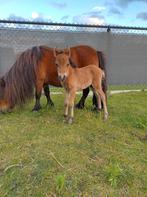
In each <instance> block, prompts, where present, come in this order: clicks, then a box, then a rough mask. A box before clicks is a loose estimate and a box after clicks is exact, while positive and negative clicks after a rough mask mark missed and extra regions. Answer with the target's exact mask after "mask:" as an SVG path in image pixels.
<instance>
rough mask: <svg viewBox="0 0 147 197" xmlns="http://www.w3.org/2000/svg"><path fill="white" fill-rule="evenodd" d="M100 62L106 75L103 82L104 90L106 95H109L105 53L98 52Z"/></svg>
mask: <svg viewBox="0 0 147 197" xmlns="http://www.w3.org/2000/svg"><path fill="white" fill-rule="evenodd" d="M97 56H98V61H99V67H100V68H101V69H102V71H103V73H104V75H103V80H102V89H103V91H104V93H105V95H106V93H107V73H106V67H105V57H104V54H103V52H101V51H97Z"/></svg>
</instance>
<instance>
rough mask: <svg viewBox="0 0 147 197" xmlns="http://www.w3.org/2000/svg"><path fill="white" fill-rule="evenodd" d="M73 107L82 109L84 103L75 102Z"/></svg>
mask: <svg viewBox="0 0 147 197" xmlns="http://www.w3.org/2000/svg"><path fill="white" fill-rule="evenodd" d="M75 107H76V108H77V109H83V108H84V104H82V103H77V104H76V105H75Z"/></svg>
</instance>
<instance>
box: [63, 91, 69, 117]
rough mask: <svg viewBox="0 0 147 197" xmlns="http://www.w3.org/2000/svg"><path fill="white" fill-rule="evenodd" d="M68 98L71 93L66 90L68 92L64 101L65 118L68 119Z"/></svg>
mask: <svg viewBox="0 0 147 197" xmlns="http://www.w3.org/2000/svg"><path fill="white" fill-rule="evenodd" d="M68 99H69V93H68V92H66V93H65V101H64V118H65V120H66V119H67V117H68V105H69V103H68V102H69V101H68Z"/></svg>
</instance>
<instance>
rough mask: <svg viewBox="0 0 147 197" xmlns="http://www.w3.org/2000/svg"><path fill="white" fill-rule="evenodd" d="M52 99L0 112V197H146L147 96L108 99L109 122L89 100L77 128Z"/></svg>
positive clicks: (56, 98) (77, 115)
mask: <svg viewBox="0 0 147 197" xmlns="http://www.w3.org/2000/svg"><path fill="white" fill-rule="evenodd" d="M52 97H53V100H54V103H55V107H53V108H46V106H45V104H46V102H45V98H43V99H42V104H43V108H42V110H41V111H40V112H37V113H33V112H31V109H32V107H33V102H30V103H28V104H26V105H25V106H24V107H23V109H20V108H16V109H15V110H14V111H13V112H11V113H9V114H0V197H49V196H50V197H51V196H54V197H55V196H63V197H80V196H83V197H91V196H92V197H106V196H107V197H108V196H109V197H138V196H140V197H145V196H147V92H140V93H127V94H117V95H113V96H110V97H109V98H108V110H109V114H110V116H109V119H108V121H105V122H104V121H103V119H102V113H100V114H97V113H95V112H93V111H91V97H89V98H88V100H87V102H86V108H85V109H84V110H77V109H76V110H75V122H74V124H73V125H67V124H65V123H63V116H62V115H63V95H52Z"/></svg>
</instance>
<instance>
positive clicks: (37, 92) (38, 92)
mask: <svg viewBox="0 0 147 197" xmlns="http://www.w3.org/2000/svg"><path fill="white" fill-rule="evenodd" d="M42 88H43V81H41V80H38V81H37V82H36V88H35V99H36V101H35V105H34V108H33V109H32V111H39V110H40V109H41V104H40V97H41V93H42Z"/></svg>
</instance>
